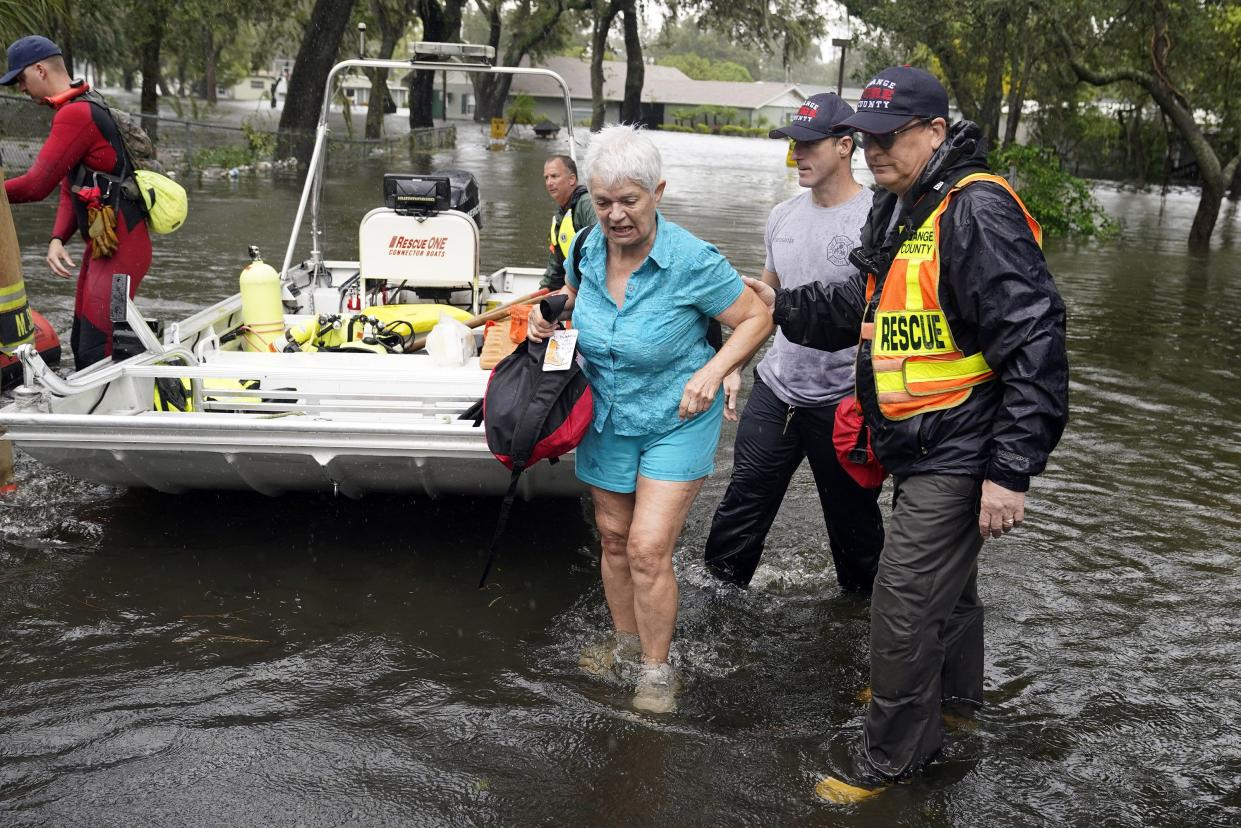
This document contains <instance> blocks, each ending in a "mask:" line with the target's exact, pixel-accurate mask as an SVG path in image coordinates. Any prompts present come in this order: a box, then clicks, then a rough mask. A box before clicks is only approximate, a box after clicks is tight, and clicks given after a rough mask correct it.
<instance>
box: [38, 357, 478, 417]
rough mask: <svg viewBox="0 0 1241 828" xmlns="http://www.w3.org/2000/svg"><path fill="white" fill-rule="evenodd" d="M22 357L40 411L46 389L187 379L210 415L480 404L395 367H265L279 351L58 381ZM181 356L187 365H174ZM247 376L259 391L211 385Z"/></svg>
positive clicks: (452, 384)
mask: <svg viewBox="0 0 1241 828" xmlns="http://www.w3.org/2000/svg"><path fill="white" fill-rule="evenodd" d="M17 355H18V358H19V359H20V360H21V361H22V365H23V366H24V368H25V370H26V375H27V381H26V388H27V389H28V390H27V391H25V392H24V393H22V394H19V395H17V399H18V400H19V401H20V402H23V403H24V404H25V405H28V406H32V407H35V406H37V401H36V399H35V396H37V392H38V391H39V390H45V391H47V392H49V393H50V394H52V395H54V396H57V397H62V398H63V397H71V396H74V395H79V394H83V393H87V392H90V391H93V390H99V389H104V388H105V387H106V386H109V385H110V384H112V383H115V382H117V381H122V380H127V379H128V380H138V379H150V380H156V379H162V378H166V379H173V380H178V381H188V382H189V383H190V394H191V398H192V400H193V405H194V410H196V411H203V412H229V413H238V412H241V413H248V414H268V415H290V414H313V415H320V416H326V415H329V414H342V415H348V414H392V415H402V416H420V417H434V418H437V419H439V420H441V421H443V422H450V421H452V420H454V419H457V418H458V417H459V416H460V415H461V414H462V413H463V412H464V411H465V410H467V409H468V408H470V407H471V406H473V405H474V404H475V403H477V402H478V396H479V390H478V388H477V387H476V386H475V385H474V384H473V383H466V382H463V381H462V380H460V379H453V378H447V377H428V376H427V375H426V374H425V373H422V372H414V373H406V372H401V371H395V370H393V368H392V367H391V366H384V367H366V366H359V365H357V364H356V362H350V363H349V364H347V365H346V364H337V365H306V364H300V365H297V366H292V367H285V366H281V365H278V364H268V365H263V364H261V362H262V360H263V358H264V357H268V356H271V357H277V359H278V355H274V354H272V355H265V354H256V355H250V356H258V357H259V358H260V359H259V361H255V360H253V359H250V360H246V362H245V363H244V364H242V363H223V364H213V363H199V362H197V361H196V360H194V357H193V354H191V353H190V352H189V351H188V350H187V349H185V348H182V347H173V348H169V349H167V350H165V351H164V352H163V353H158V354H157V353H147V354H144V355H141V356H138V357H132V358H130V359H128V360H125V361H124V362H119V363H115V364H112V365H107V366H104V367H103V368H102V369H99V370H95V371H91V372H88V373H86V374H85V375H83V376H80V377H77V376H71V377H67V378H66V377H60V376H58V375H57V374H56V372H55V371H54V370H52V368H51V367H50V366H48V365H47V363H45V362H44V361H43V358H42V357H41V356H39V353H38V351H36V350H34V348H33V347H31V346H22V347H21V348H19V349H18V351H17ZM175 359H182V360H184V361H185V362H186V363H187V364H184V365H175V364H168V363H169V362H170V361H172V360H175ZM275 362H276V360H272V363H275ZM243 379H244V380H247V381H258V383H259V387H257V388H247V387H244V386H241V385H238V386H237V387H235V388H233V387H220V384H219V383H214V384H213V383H210V382H209V381H210V380H225V381H238V380H243ZM402 385H408V386H409V387H410V390H404V389H402V388H401V386H402ZM279 386H285V387H279ZM290 386H293V387H290ZM367 389H383V390H367ZM414 389H418V390H414ZM32 395H35V396H32ZM150 410H151V409H150V408H139V409H131V408H127V409H126V412H127V413H134V414H138V413H145V412H146V411H150ZM112 413H116V412H115V411H114V412H112Z"/></svg>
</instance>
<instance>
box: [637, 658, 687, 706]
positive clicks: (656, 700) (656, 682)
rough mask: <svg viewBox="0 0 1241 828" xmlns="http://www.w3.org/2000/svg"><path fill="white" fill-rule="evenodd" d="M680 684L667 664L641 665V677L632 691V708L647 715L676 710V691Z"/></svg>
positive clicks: (670, 666) (674, 672)
mask: <svg viewBox="0 0 1241 828" xmlns="http://www.w3.org/2000/svg"><path fill="white" fill-rule="evenodd" d="M680 689H681V682H680V680H678V679H677V674H676V671H675V670H673V669H672V665H671V664H669V663H668V662H666V661H665V662H663V663H661V664H643V665H642V675H641V677H640V678H639V679H638V686H637V687H636V688H635V689H634V694H633V706H634V708H635V709H637V710H644V711H646V712H647V713H671V712H673V711H674V710H676V709H677V691H678V690H680Z"/></svg>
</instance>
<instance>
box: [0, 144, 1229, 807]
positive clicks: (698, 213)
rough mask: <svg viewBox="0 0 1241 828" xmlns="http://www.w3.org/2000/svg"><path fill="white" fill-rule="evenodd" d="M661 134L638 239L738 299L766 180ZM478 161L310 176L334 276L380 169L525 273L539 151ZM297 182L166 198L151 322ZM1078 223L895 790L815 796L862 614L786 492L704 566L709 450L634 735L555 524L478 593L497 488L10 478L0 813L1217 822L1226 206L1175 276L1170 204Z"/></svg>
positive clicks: (844, 727) (282, 202) (731, 150)
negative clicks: (738, 571) (735, 544)
mask: <svg viewBox="0 0 1241 828" xmlns="http://www.w3.org/2000/svg"><path fill="white" fill-rule="evenodd" d="M657 138H658V140H659V142H660V145H661V147H662V149H663V152H664V157H665V163H666V165H667V170H666V175H667V178H668V182H669V183H668V188H667V193H666V196H665V199H664V210H665V213H666V214H667V215H668V216H669V217H670V218H672V219H673V220H675V221H677V222H678V223H681V224H683V225H685V226H686V227H688V228H689V229H691V230H692V231H694V232H695V233H697V234H698V235H700V236H702V237H703V238H706V239H708V240H710V241H712V242H714V243H716V244H717V245H718V246H719V247H720V248H721V250H723V251H724V253H725V254H726V255H728V256H729V257H730V258H731V259H732V261H733V262H734V264H735V265H736V266H737V267H738V268H739V269H741V270H742V271H743V272H746V273H750V274H754V273H757V272H758V271H759V270H760V269H761V267H762V232H763V225H764V222H765V219H766V216H767V213H768V211H769V210H770V208H771V207H772V206H773V205H774V204H775V203H777V202H778V201H780V200H782V199H784V198H787V197H789V196H790V195H792V194H794V193H795V192H796V190H797V185H796V176H795V174H794V173H792V172H791V171H789V170H787V169H786V168H785V167H784V166H783V156H784V148H783V145H782V144H781V143H780V142H777V141H762V140H749V139H736V138H718V137H703V136H692V135H672V134H670V135H662V134H661V135H658V136H657ZM484 141H485V139H484V138H483V137H482V136H481V135H474V134H473V133H471V132H470V131H469V130H468V129H462V130H461V137H460V146H459V148H458V149H456V150H453V151H451V152H444V153H439V154H437V155H435V156H434V157H433V158H429V159H419V160H417V161H414V162H411V161H408V160H406V161H396V162H391V163H389V164H387V165H384V164H381V163H378V162H377V163H374V164H371V165H368V166H366V167H364V168H356V169H351V170H338V171H336V172H334V173H333V175H332V178H331V180H330V182H329V185H328V187H327V189H326V193H325V198H326V200H327V202H328V203H329V205H330V209H331V218H330V220H329V223H328V230H329V233H328V243H327V250H328V256H329V258H353V257H354V256H355V255H356V252H355V250H354V248H353V247H352V246H356V238H357V237H356V227H357V222H358V220H359V219H360V218H361V216H362V215H363V213H364V212H365V211H366V210H368V209H370V208H371V207H374V206H376V205H378V204H379V203H380V177H381V174H382V172H384V171H385V169H388V170H391V171H400V170H409V169H426V168H428V167H432V166H433V167H435V168H437V169H443V168H464V169H469V170H472V171H474V172H475V173H476V174H477V175H478V177H479V179H480V182H481V189H482V197H483V202H484V208H483V218H484V222H483V245H484V249H483V268H484V270H490V269H493V268H496V267H499V266H500V265H501V264H538V263H539V262H540V261H541V260H542V256H543V254H542V250H543V244H544V242H543V239H544V237H545V235H546V232H547V230H546V227H547V221H548V217H549V215H550V209H549V208H550V206H551V202H550V200H549V199H548V198H547V196H546V194H545V193H544V192H543V190H542V183H541V178H540V175H541V160H542V158H543V156H544V155H546V154H547V153H549V152H552V151H557V150H558V149H559V148H560V146H561V145H557V144H556V143H551V144H548V143H544V142H535V141H525V142H514V144H513V145H512V146H510V148H509V149H508V150H507V151H505V152H488V151H487V150H486V149H485V147H484ZM857 163H858V164H859V165H860V164H861V160H860V156H859V159H858V161H857ZM859 177H861V178H865V177H866V176H865V171H864V169H862V170H859ZM298 190H299V187H298V184H297V182H292V181H290V182H283V181H278V182H275V183H273V182H270V181H254V180H242V181H238V182H234V183H227V182H211V183H209V184H204V185H201V186H193V187H191V192H190V196H191V213H190V220H189V223H188V224H187V225H186V227H185V228H184V229H183V230H181V231H180V232H178V233H177V234H176V235H174V236H169V237H165V238H160V239H158V240H156V245H155V265H154V266H153V268H152V271H151V276H149V277H148V279H147V280H146V281H145V282H144V283H143V286H142V294H141V295H140V297H139V298H140V304H141V305H142V306H143V308H144V309H145V310H146V312H147V314H148V315H153V316H158V317H162V318H164V319H165V320H173V319H176V318H180V317H182V316H185V315H188V314H189V313H191V312H192V311H194V310H195V309H197V308H199V307H201V306H203V305H205V304H208V303H210V302H214V301H216V300H218V299H220V298H222V297H224V296H226V295H228V294H229V293H232V292H233V291H235V290H236V285H237V275H238V273H239V271H240V269H241V267H242V265H243V264H244V263H245V261H246V259H245V248H246V245H247V244H257V245H259V246H260V247H261V248H262V249H263V251H264V252H265V253H267V254H268V257H269V258H278V256H277V254H278V253H279V252H282V251H283V249H284V244H285V241H286V239H285V234H286V233H287V232H288V227H289V226H290V224H291V220H292V210H293V207H294V206H295V203H296V198H297V193H298ZM1100 198H1101V200H1102V201H1103V203H1104V204H1105V205H1106V206H1107V207H1108V208H1109V209H1110V210H1112V211H1113V213H1114V214H1116V215H1118V216H1119V217H1120V218H1121V219H1122V221H1123V228H1122V230H1121V233H1120V235H1119V237H1118V238H1116V239H1114V240H1111V241H1107V242H1092V243H1084V244H1067V243H1064V242H1061V241H1058V240H1054V239H1053V240H1051V241H1050V242H1049V244H1048V257H1049V260H1050V262H1051V267H1052V271H1053V273H1054V274H1055V276H1056V279H1057V281H1058V284H1059V285H1060V288H1061V290H1062V292H1063V294H1064V297H1065V300H1066V302H1067V304H1068V308H1069V347H1070V359H1071V364H1072V370H1073V384H1072V389H1071V400H1072V421H1071V423H1070V425H1069V429H1068V432H1067V434H1066V436H1065V439H1064V441H1063V443H1062V444H1061V447H1060V449H1059V450H1058V451H1057V453H1056V454H1055V455H1054V456H1053V459H1052V464H1051V467H1050V468H1049V469H1048V472H1047V473H1046V474H1045V475H1043V476H1042V477H1040V478H1038V480H1037V481H1036V483H1035V486H1034V489H1033V490H1032V492H1031V495H1030V498H1029V500H1028V506H1029V509H1028V519H1027V521H1026V526H1025V527H1023V528H1022V530H1021V531H1020V532H1017V533H1014V534H1013V535H1012V536H1009V537H1006V538H1004V539H1002V540H999V541H990V542H988V543H987V545H986V546H985V547H984V551H983V554H982V558H981V563H980V567H981V577H980V592H981V593H982V597H983V600H984V601H985V602H986V604H987V607H988V609H987V617H986V619H987V620H986V623H987V637H988V640H987V644H988V653H987V667H986V676H987V685H986V687H987V696H986V698H987V707H986V708H985V709H984V710H983V711H982V712H981V714H980V716H979V719H978V722H977V726H976V727H975V728H972V729H968V730H964V731H958V732H957V733H956V734H954V735H953V737H952V738H951V739H950V740H949V743H948V748H947V751H946V753H945V755H944V756H943V758H942V760H941V761H939V762H937V763H936V765H935V766H934V767H933V769H932V770H931V772H930V773H928V774H927V775H926V776H925V777H921V778H919V779H917V780H916V781H915V782H913V783H912V784H909V785H903V786H899V787H897V788H895V789H893V790H892V791H890V792H888V793H886V794H885V795H883V796H882V797H879V798H877V799H875V800H873V801H870V802H867V803H865V804H864V805H862V806H859V807H857V808H855V809H851V810H845V811H841V810H833V809H830V808H828V807H826V806H824V805H822V804H820V803H819V802H817V801H816V800H815V798H814V796H813V793H812V788H813V785H814V782H815V781H816V780H817V778H818V776H819V775H820V774H821V773H822V772H823V771H825V770H827V768H828V765H827V761H828V759H827V757H828V753H829V749H830V748H831V746H832V745H833V744H834V743H835V742H836V740H838V739H841V738H846V737H852V736H854V735H856V733H857V732H858V730H859V728H860V724H861V718H862V714H863V710H864V708H863V707H862V705H860V704H859V703H858V702H857V701H856V695H857V693H858V691H859V690H860V689H861V688H862V687H864V686H865V685H866V683H867V652H866V651H867V630H868V626H867V611H868V610H867V605H866V604H865V602H862V601H859V600H857V599H855V598H851V597H847V596H843V595H840V594H839V593H838V591H837V590H836V588H835V578H834V576H833V573H832V571H831V559H830V555H829V553H828V551H827V548H826V539H825V536H824V532H823V527H822V525H821V517H820V515H819V510H818V504H817V498H816V495H815V490H814V486H813V482H812V480H811V479H810V476H809V473H808V472H807V471H805V470H804V469H803V471H802V472H801V473H799V475H798V477H797V478H796V479H795V481H794V484H793V487H792V489H791V490H790V493H789V496H788V498H787V499H786V501H785V505H784V508H783V510H782V512H781V513H780V516H779V518H778V519H777V521H776V526H775V529H774V530H773V532H772V534H771V536H770V538H769V542H768V550H767V554H766V556H765V557H764V560H763V564H762V566H761V567H760V569H759V572H758V575H757V577H756V580H755V584H754V587H753V588H752V589H751V590H750V591H749V592H745V593H742V592H738V591H735V590H731V589H723V588H720V587H719V586H718V585H716V584H715V583H714V582H713V581H712V579H711V578H710V577H709V576H708V575H706V573H705V572H704V570H703V567H702V565H701V563H700V557H701V551H702V545H703V542H704V539H705V534H706V529H707V526H708V524H709V521H710V517H711V513H712V511H713V509H714V507H715V505H716V503H717V502H718V500H719V498H720V496H721V494H722V492H723V487H724V485H725V483H726V481H727V473H728V469H729V467H730V463H731V435H732V432H731V430H726V431H725V436H724V438H723V440H722V441H721V448H720V452H719V456H718V458H717V472H716V475H715V476H714V477H713V478H712V479H711V480H710V481H709V483H708V485H707V486H706V487H705V489H704V491H703V494H702V495H701V496H700V498H699V500H698V502H697V504H696V506H695V508H694V510H693V512H692V514H691V516H690V519H689V522H688V524H687V526H686V529H685V533H684V535H683V537H682V539H681V544H680V547H679V549H678V551H677V555H676V565H677V570H678V574H679V576H680V579H681V584H682V593H681V612H680V620H679V627H678V633H677V639H676V642H675V645H674V659H675V660H676V661H677V662H678V663H679V664H680V667H681V669H682V671H683V674H684V676H685V678H686V680H687V687H686V689H685V691H684V693H683V695H682V698H681V709H680V711H679V712H678V713H677V714H676V715H675V716H671V717H664V718H652V717H646V716H640V715H636V714H635V713H633V712H632V711H630V710H629V709H628V707H627V698H628V694H627V692H626V688H624V687H621V686H619V685H614V684H609V683H606V682H602V681H599V680H597V679H593V678H590V677H588V676H586V675H584V674H582V673H581V672H580V671H579V670H578V668H577V664H576V662H577V659H576V657H577V652H578V650H579V649H580V648H581V646H582V645H583V644H584V643H585V642H587V641H589V640H591V639H592V638H594V637H595V636H597V635H598V634H599V633H600V632H601V631H603V630H604V629H606V628H607V623H608V622H607V614H606V611H605V609H604V606H603V598H602V591H601V588H600V586H599V579H598V574H597V569H596V560H597V555H598V543H597V540H596V538H595V536H594V534H593V530H592V527H591V524H590V522H589V520H588V519H587V514H588V510H587V509H586V508H585V506H584V503H580V502H577V501H569V502H555V501H551V502H538V503H533V504H519V506H518V507H517V508H516V509H515V513H514V518H513V522H512V524H510V528H509V531H508V535H507V542H506V545H505V549H504V552H503V556H502V558H501V561H500V564H499V566H498V569H497V571H496V572H495V574H494V575H493V577H492V580H491V583H490V585H489V587H488V589H487V590H485V591H482V592H479V591H477V590H475V589H474V584H475V583H476V582H477V578H478V574H479V570H480V567H481V564H482V560H483V554H484V550H485V548H486V543H487V540H488V538H489V534H490V531H491V527H492V525H493V523H492V522H493V520H494V518H495V515H496V509H497V503H496V502H494V501H472V500H452V501H437V502H414V501H411V500H409V499H400V498H367V499H365V500H362V501H358V502H354V501H348V500H345V499H333V498H330V497H284V498H279V499H268V498H264V497H262V496H259V495H237V494H229V495H211V494H199V495H189V496H181V497H169V496H163V495H159V494H155V493H152V492H145V491H123V490H117V489H112V488H109V487H106V486H98V485H88V484H82V483H79V482H75V481H73V480H71V479H69V478H67V477H64V476H62V475H59V474H56V473H50V472H47V471H46V470H43V469H41V468H39V467H37V466H36V465H35V464H34V463H33V462H32V461H30V460H29V458H20V457H19V464H18V474H19V477H20V479H21V482H22V485H21V488H20V490H19V492H18V493H17V494H16V496H14V497H12V498H10V499H8V500H6V501H4V502H3V503H0V631H2V632H0V823H3V824H5V825H43V824H53V825H92V826H108V825H116V826H122V825H123V826H130V825H167V824H176V825H203V826H207V825H221V824H227V825H268V824H275V825H293V824H305V825H376V824H415V825H423V824H433V825H441V824H447V825H478V824H497V825H512V824H518V825H524V824H549V823H556V824H603V825H630V824H660V825H676V824H706V823H712V824H715V823H720V824H747V825H748V824H770V825H789V824H822V825H859V826H860V825H919V826H922V825H930V826H939V825H942V826H949V825H989V826H990V825H1031V824H1047V825H1095V824H1100V825H1116V826H1122V825H1123V826H1129V825H1134V826H1136V825H1169V826H1171V825H1185V826H1205V825H1219V826H1223V825H1236V824H1238V823H1239V822H1241V793H1239V791H1241V734H1239V733H1238V730H1237V722H1238V721H1239V720H1241V670H1239V665H1241V575H1238V571H1239V569H1241V502H1239V499H1238V491H1241V432H1239V430H1238V428H1237V424H1236V417H1237V412H1238V411H1239V410H1241V408H1239V403H1241V376H1239V370H1241V369H1238V366H1239V365H1241V339H1239V338H1238V337H1236V336H1233V335H1232V333H1231V332H1232V331H1233V329H1234V328H1235V326H1236V324H1237V320H1238V319H1241V278H1239V274H1241V220H1239V218H1238V210H1237V205H1236V204H1233V203H1226V204H1225V209H1224V214H1223V216H1222V217H1221V219H1220V226H1219V228H1218V229H1217V231H1216V243H1215V249H1214V250H1213V251H1212V253H1211V255H1210V256H1209V257H1206V258H1202V259H1195V258H1191V257H1189V256H1188V255H1187V254H1186V253H1185V242H1184V240H1185V237H1186V235H1187V231H1188V226H1189V222H1190V220H1191V219H1192V216H1193V211H1194V208H1195V206H1196V196H1195V194H1193V193H1187V192H1173V193H1172V194H1171V195H1169V196H1168V197H1167V198H1166V199H1160V198H1159V197H1158V195H1157V194H1148V193H1135V192H1128V191H1126V192H1120V191H1117V190H1112V189H1104V190H1102V191H1101V192H1100ZM15 214H16V217H17V221H18V231H19V233H20V235H21V238H22V239H23V240H25V245H24V248H23V256H24V262H25V267H26V269H27V285H28V290H29V293H30V295H31V297H32V300H33V301H34V303H35V305H36V306H37V307H38V308H39V309H40V310H42V311H43V312H44V313H46V314H47V315H48V316H49V317H50V318H51V319H52V321H53V322H54V323H56V324H57V326H58V328H60V329H61V330H64V329H65V328H67V326H68V323H69V319H70V315H71V307H72V291H73V285H72V283H71V282H66V281H61V280H58V279H55V278H54V277H52V276H51V275H50V274H49V273H47V271H46V266H45V265H43V264H42V257H43V253H44V250H45V242H44V240H45V239H46V238H47V232H48V229H49V228H50V226H51V215H52V204H51V203H48V204H44V205H39V206H34V207H20V208H17V209H16V210H15ZM351 245H352V246H351ZM79 250H80V248H78V249H76V250H75V251H74V255H75V257H76V255H78V251H79ZM747 381H748V378H747ZM884 500H885V508H886V501H887V500H888V496H887V495H886V494H885V496H884ZM842 734H843V735H842Z"/></svg>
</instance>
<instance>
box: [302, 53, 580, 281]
mask: <svg viewBox="0 0 1241 828" xmlns="http://www.w3.org/2000/svg"><path fill="white" fill-rule="evenodd" d="M420 45H421V46H424V47H426V46H429V45H432V44H420ZM439 45H442V46H446V47H450V46H452V45H454V44H439ZM458 45H459V44H458ZM426 51H432V50H426ZM445 54H447V52H445ZM350 69H389V70H392V71H404V70H410V69H413V70H424V71H429V72H465V73H469V74H487V75H529V76H539V77H546V78H550V79H551V80H553V81H555V82H556V83H557V84H558V85H559V86H560V90H561V94H562V96H563V98H564V107H565V128H566V129H567V131H568V139H569V145H568V150H569V156H570V157H571V158H573V160H574V161H576V160H577V148H576V140H575V139H574V136H573V99H572V97H571V94H570V91H569V85H568V84H567V83H565V80H564V78H562V77H560V75H558V74H556V73H555V72H553V71H552V70H550V69H539V68H534V67H529V66H491V65H489V64H486V63H457V62H453V61H426V60H418V59H417V58H416V57H415V58H414V59H412V60H380V59H378V58H355V59H353V60H345V61H341V62H340V63H338V64H336V65H335V66H333V67H332V69H331V71H330V72H328V77H327V81H326V82H325V84H324V94H323V106H322V109H321V111H320V114H319V124H318V126H317V127H316V129H315V143H314V148H313V149H312V150H311V153H310V163H309V164H308V165H307V167H306V180H305V182H304V184H303V185H302V195H301V198H300V199H298V204H297V212H296V213H295V214H294V216H293V229H292V232H290V233H289V244H288V247H287V248H286V250H285V254H284V261H283V263H282V264H281V266H280V275H281V277H285V278H287V276H288V273H289V268H290V267H291V266H292V264H293V254H294V252H295V251H296V249H297V242H298V237H299V235H300V233H301V229H302V220H303V219H304V218H305V215H306V211H307V209H309V210H310V262H311V263H312V264H313V265H318V264H319V263H320V262H322V260H323V242H324V238H323V235H324V231H323V222H322V216H321V215H320V207H321V198H320V196H321V188H322V185H323V171H324V166H325V155H326V152H327V134H328V113H329V111H330V108H331V101H332V84H333V83H334V82H335V80H336V76H337V75H338V74H340V73H341V72H344V71H347V70H350Z"/></svg>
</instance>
